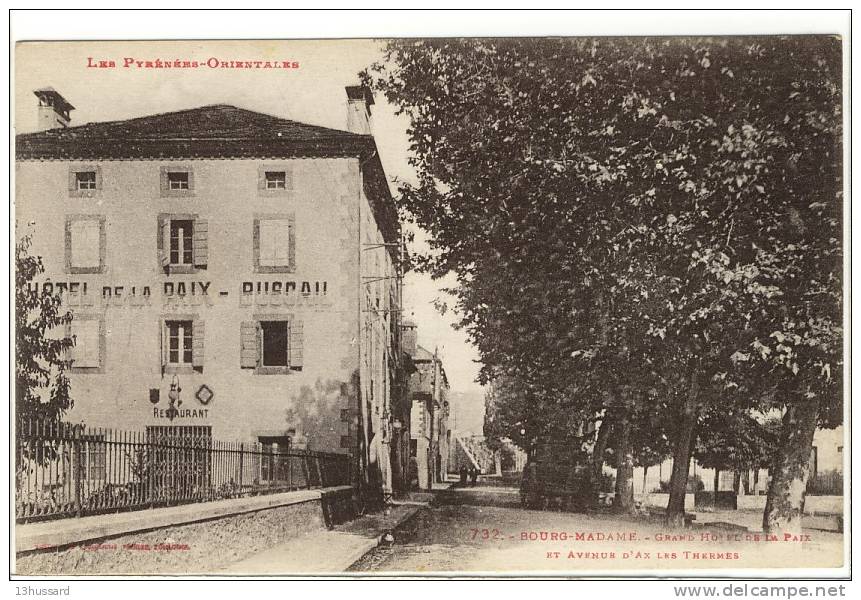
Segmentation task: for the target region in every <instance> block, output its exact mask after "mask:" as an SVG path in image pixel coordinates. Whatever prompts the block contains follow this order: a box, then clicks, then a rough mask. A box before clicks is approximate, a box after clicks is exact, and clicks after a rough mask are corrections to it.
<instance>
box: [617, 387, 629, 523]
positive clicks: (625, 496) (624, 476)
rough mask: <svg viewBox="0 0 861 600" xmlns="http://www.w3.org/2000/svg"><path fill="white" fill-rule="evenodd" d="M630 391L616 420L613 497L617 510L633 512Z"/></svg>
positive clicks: (625, 395)
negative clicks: (614, 491) (614, 487)
mask: <svg viewBox="0 0 861 600" xmlns="http://www.w3.org/2000/svg"><path fill="white" fill-rule="evenodd" d="M628 396H629V394H628V392H624V396H623V397H624V402H625V406H624V408H623V409H622V410H621V414H620V415H619V418H618V419H617V421H616V427H614V428H613V429H614V432H615V434H616V493H615V495H614V497H613V509H614V511H615V512H619V513H623V512H631V511H632V510H633V509H634V493H633V492H634V490H633V488H632V487H631V478H632V477H633V476H634V455H633V452H632V451H631V419H630V407H629V405H628Z"/></svg>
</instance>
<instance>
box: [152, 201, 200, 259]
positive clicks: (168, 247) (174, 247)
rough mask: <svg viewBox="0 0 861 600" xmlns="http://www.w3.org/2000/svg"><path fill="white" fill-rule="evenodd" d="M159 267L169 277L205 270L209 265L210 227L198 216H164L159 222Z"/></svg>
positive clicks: (157, 237)
mask: <svg viewBox="0 0 861 600" xmlns="http://www.w3.org/2000/svg"><path fill="white" fill-rule="evenodd" d="M156 240H157V246H158V258H159V264H160V265H161V267H162V268H163V269H165V271H167V272H168V273H171V272H173V273H188V272H191V271H192V270H194V269H205V268H206V267H207V264H208V262H209V223H208V221H207V220H206V219H200V218H198V217H197V215H169V214H162V215H159V218H158V234H157V236H156Z"/></svg>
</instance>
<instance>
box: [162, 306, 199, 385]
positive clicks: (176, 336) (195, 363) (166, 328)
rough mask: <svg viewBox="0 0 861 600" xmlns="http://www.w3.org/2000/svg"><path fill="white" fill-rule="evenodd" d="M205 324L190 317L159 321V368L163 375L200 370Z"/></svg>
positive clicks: (176, 317)
mask: <svg viewBox="0 0 861 600" xmlns="http://www.w3.org/2000/svg"><path fill="white" fill-rule="evenodd" d="M204 325H205V322H204V321H203V319H198V318H196V317H194V316H192V315H176V316H166V317H165V318H164V319H163V320H162V321H161V326H160V329H161V332H160V333H161V366H162V371H163V372H165V373H178V372H182V371H191V370H202V369H203V362H204V342H205V338H206V334H205V327H204Z"/></svg>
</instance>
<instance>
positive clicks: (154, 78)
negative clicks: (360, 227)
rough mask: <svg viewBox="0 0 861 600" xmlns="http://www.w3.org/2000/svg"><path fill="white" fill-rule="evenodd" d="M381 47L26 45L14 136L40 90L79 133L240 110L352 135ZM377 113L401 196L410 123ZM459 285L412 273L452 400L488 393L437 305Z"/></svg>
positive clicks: (347, 43) (417, 303)
mask: <svg viewBox="0 0 861 600" xmlns="http://www.w3.org/2000/svg"><path fill="white" fill-rule="evenodd" d="M380 47H381V45H380V43H379V42H375V41H372V40H330V41H302V40H292V41H277V40H268V41H257V42H251V41H216V42H207V41H186V42H175V41H172V42H151V41H147V42H129V41H123V42H53V43H50V42H31V43H19V44H18V45H17V47H16V61H15V92H14V103H15V109H14V110H15V124H16V129H17V131H16V133H26V132H28V131H32V130H33V129H34V128H35V126H36V107H37V100H36V97H35V96H34V95H33V90H35V89H38V88H41V87H47V86H50V87H53V88H54V89H55V90H57V91H58V92H60V93H61V94H62V95H63V96H64V97H65V98H66V100H68V101H69V102H70V103H71V104H72V105H73V106H74V107H75V110H74V111H72V114H71V116H72V123H71V124H72V125H81V124H84V123H89V122H94V121H111V120H117V119H128V118H133V117H139V116H144V115H150V114H156V113H161V112H169V111H174V110H181V109H186V108H194V107H198V106H204V105H207V104H232V105H234V106H237V107H241V108H246V109H249V110H254V111H259V112H263V113H267V114H271V115H274V116H277V117H283V118H288V119H293V120H295V121H300V122H303V123H310V124H313V125H321V126H324V127H332V128H335V129H346V127H347V125H346V120H347V112H346V96H345V93H344V87H345V86H347V85H354V84H356V83H357V82H358V77H357V74H358V73H359V71H361V70H362V69H364V68H365V67H367V66H368V65H370V64H371V63H373V62H374V61H376V60H378V59H380V58H381V56H382V54H381V50H380ZM126 58H132V59H135V60H141V61H145V60H155V59H161V60H162V61H165V60H171V61H173V60H174V59H180V60H197V61H198V62H199V63H206V62H207V60H209V59H210V58H216V59H218V61H229V60H237V61H238V60H277V61H290V62H298V63H299V66H298V68H295V69H272V70H263V69H254V70H246V69H239V70H237V69H220V68H219V69H211V68H208V67H202V68H197V69H177V70H174V69H171V70H167V69H146V68H136V67H134V66H131V67H124V66H123V65H124V63H125V59H126ZM99 61H114V63H115V64H116V66H115V67H108V68H92V67H89V66H88V64H98V62H99ZM372 109H373V117H372V129H373V134H374V137H375V139H376V142H377V147H378V149H379V152H380V158H381V160H382V163H383V167H384V169H385V171H386V175H387V176H388V178H389V182H390V187H392V191H393V193H394V191H395V189H394V188H395V184H393V183H392V182H395V181H414V180H415V174H414V172H413V170H412V168H411V167H410V166H409V164H408V163H407V157H408V148H409V141H408V138H407V134H406V129H407V126H408V122H407V119H406V118H405V117H402V116H401V117H398V116H396V115H395V114H394V110H393V107H391V106H390V105H388V104H387V103H386V100H385V98H383V97H382V95H379V94H378V95H376V97H375V104H374V106H373V107H372ZM416 234H417V235H416V238H417V240H419V241H418V243H417V244H416V245H415V246H414V247H413V249H417V250H421V248H422V247H423V244H422V243H421V240H422V239H423V238H425V236H424V234H423V232H420V231H417V232H416ZM452 283H453V278H447V279H443V280H440V281H433V280H431V279H430V277H428V276H427V275H423V274H419V273H412V272H411V273H409V274H407V276H406V278H405V281H404V309H405V312H406V317H407V318H411V319H413V320H414V321H416V322H417V323H418V325H419V327H418V338H419V344H421V345H422V346H424V347H425V348H427V349H428V350H430V351H431V352H433V351H434V349H438V350H439V353H440V356H441V357H442V359H443V361H444V366H445V370H446V374H447V375H448V379H449V382H450V384H451V389H452V391H454V392H473V393H476V394H477V393H479V392H480V391H481V386H480V385H479V384H478V383H476V382H475V378H476V376H477V374H478V369H479V364H478V363H477V360H478V354H477V352H476V351H475V348H474V347H473V346H472V345H470V344H469V343H468V341H467V339H466V336H465V335H464V334H463V333H462V332H459V331H456V330H454V329H453V328H452V326H451V325H452V323H453V322H454V321H455V320H456V315H454V314H452V313H451V312H449V313H447V314H446V315H440V314H439V313H438V312H437V310H436V309H435V308H434V304H433V303H434V300H435V299H437V298H438V299H441V300H446V299H448V300H449V301H450V300H451V298H450V297H449V296H447V295H446V294H445V293H444V292H442V291H441V290H442V288H444V287H447V286H449V287H450V286H451V285H452ZM449 304H451V302H449ZM470 395H473V394H470Z"/></svg>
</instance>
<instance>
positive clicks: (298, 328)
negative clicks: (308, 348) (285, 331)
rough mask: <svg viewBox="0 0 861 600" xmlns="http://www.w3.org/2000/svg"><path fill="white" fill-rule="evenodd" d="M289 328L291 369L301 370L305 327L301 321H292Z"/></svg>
mask: <svg viewBox="0 0 861 600" xmlns="http://www.w3.org/2000/svg"><path fill="white" fill-rule="evenodd" d="M288 328H289V330H290V341H289V346H288V347H287V351H288V352H289V354H290V368H291V369H301V368H302V366H303V363H304V362H305V360H304V347H303V346H304V342H303V339H302V338H303V337H304V333H305V332H304V329H305V327H304V325H303V323H302V320H301V319H296V318H294V319H291V320H290V322H289V324H288Z"/></svg>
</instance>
